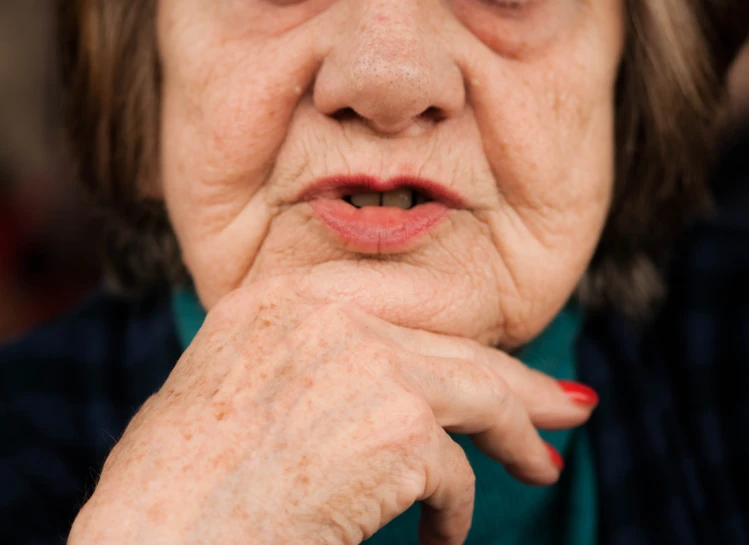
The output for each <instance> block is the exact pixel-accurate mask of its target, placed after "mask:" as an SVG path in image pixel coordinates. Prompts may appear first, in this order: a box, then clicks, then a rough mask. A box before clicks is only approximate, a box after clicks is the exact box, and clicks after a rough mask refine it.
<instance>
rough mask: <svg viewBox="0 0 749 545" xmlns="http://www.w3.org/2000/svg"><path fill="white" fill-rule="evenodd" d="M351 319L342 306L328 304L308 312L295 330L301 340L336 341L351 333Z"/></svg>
mask: <svg viewBox="0 0 749 545" xmlns="http://www.w3.org/2000/svg"><path fill="white" fill-rule="evenodd" d="M352 329H353V328H352V324H351V318H350V317H349V315H348V314H347V313H346V310H345V308H344V305H342V304H340V303H329V304H325V305H322V306H320V307H318V308H316V309H314V310H313V311H312V312H310V313H309V314H308V315H307V316H306V317H305V318H304V319H303V320H301V322H300V323H299V325H298V327H297V328H296V330H297V334H298V335H299V336H300V337H301V338H307V339H320V340H322V339H326V340H328V341H331V340H337V339H338V338H340V337H341V336H343V335H346V334H349V333H350V332H351V331H352Z"/></svg>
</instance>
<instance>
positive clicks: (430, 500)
mask: <svg viewBox="0 0 749 545" xmlns="http://www.w3.org/2000/svg"><path fill="white" fill-rule="evenodd" d="M437 433H438V437H439V439H438V441H439V448H438V449H437V450H436V451H435V452H436V453H437V454H436V456H435V459H434V460H432V461H431V462H432V463H431V464H429V467H428V468H427V482H426V485H425V491H424V496H423V497H421V498H419V499H421V500H423V503H422V506H421V507H422V508H421V520H420V521H419V543H420V544H421V545H462V544H463V543H464V542H465V540H466V538H467V537H468V530H470V528H471V520H472V518H473V504H474V497H475V494H476V486H475V484H476V477H475V475H474V473H473V469H472V468H471V465H470V463H469V462H468V459H467V458H466V455H465V452H464V451H463V449H462V448H460V445H458V444H457V443H456V442H455V441H453V440H452V439H451V438H450V436H449V435H447V433H446V432H445V431H444V430H442V429H440V430H438V432H437Z"/></svg>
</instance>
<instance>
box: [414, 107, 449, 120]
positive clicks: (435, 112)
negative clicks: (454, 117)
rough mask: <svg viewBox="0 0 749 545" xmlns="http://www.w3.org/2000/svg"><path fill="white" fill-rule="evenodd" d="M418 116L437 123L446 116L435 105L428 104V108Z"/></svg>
mask: <svg viewBox="0 0 749 545" xmlns="http://www.w3.org/2000/svg"><path fill="white" fill-rule="evenodd" d="M419 117H420V118H421V119H423V120H425V121H430V122H432V123H439V122H441V121H444V120H445V119H446V118H447V116H446V115H445V112H443V111H442V110H441V109H440V108H437V107H436V106H429V108H427V109H426V110H424V111H423V112H422V113H421V115H420V116H419Z"/></svg>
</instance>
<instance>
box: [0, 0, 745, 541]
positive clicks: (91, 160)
mask: <svg viewBox="0 0 749 545" xmlns="http://www.w3.org/2000/svg"><path fill="white" fill-rule="evenodd" d="M61 9H62V18H61V20H62V23H63V25H62V31H63V34H62V39H63V45H64V48H65V58H66V60H67V64H66V66H64V75H65V79H66V82H67V85H68V89H69V91H70V98H71V102H70V113H71V116H70V119H69V121H70V125H69V126H70V134H71V137H72V142H73V144H74V150H75V153H76V157H77V159H78V166H79V171H80V176H81V179H82V180H83V181H84V182H85V183H86V184H87V185H88V187H89V188H90V189H91V191H92V194H93V196H94V197H95V199H96V201H97V202H98V203H99V205H100V206H101V209H102V210H103V216H104V218H105V219H106V220H107V226H106V231H105V234H106V236H105V239H106V241H107V244H106V248H105V250H106V254H107V262H108V265H109V271H110V273H111V275H110V276H111V280H112V281H113V283H114V284H115V285H116V286H117V287H119V288H120V289H122V290H125V291H127V292H129V293H130V294H131V295H136V297H131V298H129V299H122V298H119V297H115V296H111V295H101V296H99V297H96V298H94V299H92V300H91V301H89V302H88V303H87V304H86V305H84V307H83V308H81V309H79V310H78V311H77V312H76V313H74V314H72V315H70V316H68V317H66V318H64V319H62V320H60V321H58V322H56V323H53V324H49V325H47V326H45V327H44V328H42V330H40V331H38V332H36V333H34V334H32V335H31V336H30V337H28V338H27V339H22V340H20V341H18V342H17V343H15V344H14V345H12V346H10V347H6V349H5V350H4V352H3V355H2V358H3V361H5V362H19V361H21V360H22V361H23V364H22V365H11V364H10V363H8V364H5V365H3V367H2V372H3V375H2V384H3V390H4V392H5V396H6V397H8V398H11V399H16V400H17V398H12V396H10V394H9V393H13V392H18V391H26V392H29V391H31V392H32V393H34V392H36V393H40V392H43V393H44V394H45V395H44V396H40V395H37V396H36V397H33V396H31V397H29V396H27V405H23V403H20V402H18V403H16V402H14V403H15V404H13V405H12V406H13V407H14V409H13V410H14V411H16V412H15V414H16V416H17V421H18V415H21V417H26V418H28V420H27V421H26V422H27V423H28V425H20V426H19V425H16V426H15V427H14V433H13V434H12V439H11V441H13V442H14V444H16V445H21V447H19V448H17V452H20V451H21V449H24V450H23V452H24V456H21V455H20V454H16V455H15V456H16V457H15V458H14V460H15V462H13V463H14V464H15V465H13V466H12V468H13V469H14V470H15V473H11V474H12V475H13V477H12V479H13V486H12V487H9V490H13V491H14V492H9V493H7V494H8V496H9V499H6V500H7V501H5V505H8V509H9V511H8V512H9V513H12V514H14V518H15V521H16V524H21V523H20V522H19V521H22V520H24V515H23V509H24V506H29V505H33V508H34V509H35V510H36V512H37V514H38V517H36V519H35V520H34V522H33V525H30V526H29V527H26V529H25V531H26V532H28V534H34V536H35V538H36V539H37V541H34V542H35V543H38V542H39V541H38V540H40V539H44V537H43V533H44V532H49V533H48V534H45V535H47V536H50V535H51V536H52V539H54V537H59V536H60V535H61V533H63V532H66V531H67V530H66V529H65V528H62V529H61V528H60V526H61V525H63V524H64V523H68V524H69V523H70V522H72V517H73V513H74V512H73V511H72V510H73V509H75V510H77V509H78V508H79V507H80V506H81V505H82V503H83V500H84V489H85V488H86V477H87V476H88V472H90V471H92V470H93V471H95V472H96V476H97V477H98V479H97V480H98V482H97V483H96V486H95V489H94V490H91V489H90V488H91V487H90V486H89V490H88V492H89V493H90V497H89V498H88V501H87V502H86V503H85V506H83V508H82V509H81V510H80V512H79V513H78V514H77V517H75V523H74V524H73V527H72V531H71V533H70V537H69V543H70V544H72V545H81V544H93V543H97V544H99V543H101V544H113V545H115V544H122V545H126V544H127V545H130V544H140V543H149V544H151V543H196V544H203V543H205V544H208V543H211V544H213V543H223V544H226V545H233V544H240V543H241V544H243V543H258V544H260V543H262V544H266V543H267V544H271V543H272V544H282V543H326V544H335V545H344V544H345V545H353V544H357V543H360V542H361V541H363V540H365V539H369V543H391V544H392V543H398V544H400V543H403V544H411V543H417V542H420V543H423V544H445V545H446V544H459V543H463V542H467V543H470V544H477V545H478V544H483V543H498V544H499V543H502V544H534V545H536V544H562V545H565V544H570V545H572V544H574V545H587V544H593V543H616V544H629V543H670V542H673V543H746V542H747V536H748V534H747V532H748V531H749V525H748V524H747V519H746V517H745V516H744V515H745V513H742V511H741V506H742V505H743V503H742V502H743V501H744V500H746V499H747V496H746V487H745V486H744V487H742V486H741V485H740V481H738V482H737V483H731V482H730V480H729V481H726V472H729V471H731V470H732V469H736V468H740V467H741V466H740V465H739V464H738V462H737V460H739V459H741V457H742V456H746V454H747V451H746V450H742V446H741V445H742V443H727V442H725V436H724V435H723V434H722V433H723V432H721V431H720V430H721V429H722V428H720V426H725V427H727V428H729V429H730V430H733V431H734V432H735V433H736V434H741V433H744V434H745V433H746V429H747V428H743V429H741V428H739V427H737V426H739V425H740V423H742V422H743V424H746V417H744V419H743V420H741V419H738V417H737V419H736V420H731V421H727V420H725V419H723V420H721V418H722V414H723V413H721V414H720V415H718V414H717V413H716V414H713V413H711V416H713V417H715V418H713V419H707V420H705V421H704V422H703V424H704V425H705V426H708V427H709V426H713V425H715V426H718V427H717V428H710V429H712V430H713V434H712V438H713V440H714V443H712V444H711V446H712V447H714V449H713V451H711V452H714V451H715V450H716V449H717V450H718V451H719V453H718V455H717V456H714V457H712V458H711V457H710V456H709V455H708V456H703V452H702V447H703V443H702V438H703V437H705V435H704V433H703V434H701V435H689V433H690V430H695V429H698V428H695V425H694V424H691V426H692V427H688V426H689V425H690V424H689V422H690V421H691V420H690V419H691V417H692V412H691V409H689V406H688V405H685V403H686V404H688V403H689V399H688V398H686V399H685V398H684V393H685V392H689V391H691V390H690V389H689V388H688V387H687V385H688V384H690V380H691V379H690V378H689V376H692V377H693V378H694V377H697V376H698V375H697V373H698V371H699V369H698V368H696V367H695V368H694V369H695V370H694V373H695V374H694V375H689V374H690V373H691V372H692V371H693V369H692V368H691V367H688V366H687V367H685V368H683V373H682V374H686V375H688V377H687V378H686V379H684V377H683V376H682V375H681V374H680V375H678V376H679V377H681V379H682V381H683V383H679V382H678V381H671V382H669V380H670V378H673V377H671V375H669V374H668V372H667V371H666V369H670V367H664V364H663V363H662V362H663V361H666V362H669V365H670V362H671V359H672V358H673V357H674V355H673V353H671V354H670V355H669V353H667V352H666V353H664V352H658V353H657V355H653V354H652V352H653V351H652V350H646V349H645V348H642V349H641V348H640V345H639V344H636V343H635V342H633V341H631V339H633V338H635V337H634V336H632V337H627V336H626V335H624V334H623V333H622V332H623V331H630V329H628V328H627V327H625V326H623V325H621V324H623V323H625V322H624V321H625V319H627V320H630V322H629V323H632V324H636V325H637V327H639V328H640V329H642V328H643V327H644V326H647V322H646V321H644V320H643V319H644V318H647V317H649V316H653V313H654V309H655V306H654V305H655V304H656V303H657V302H658V300H659V295H660V294H661V292H662V285H661V282H660V279H661V276H662V273H663V265H664V259H663V255H664V250H665V249H666V248H667V245H668V244H671V243H672V242H673V237H674V235H675V234H676V233H677V232H679V230H680V229H681V228H682V227H683V225H684V224H685V222H686V221H687V220H689V219H690V218H692V217H693V216H694V214H696V213H698V212H700V211H701V210H703V209H704V208H705V206H706V205H707V203H708V194H707V189H706V183H705V181H704V176H703V173H704V166H705V164H706V161H705V160H706V157H707V151H708V149H707V148H708V146H707V139H708V135H709V128H710V125H711V123H712V121H713V119H714V117H715V115H714V114H716V112H717V110H718V106H719V103H720V99H721V85H722V84H721V82H722V79H723V75H724V72H725V70H726V67H727V65H728V62H729V60H730V58H731V55H732V53H733V51H734V49H735V48H736V46H737V43H738V39H739V38H740V34H741V32H740V30H741V28H740V25H741V24H742V23H743V21H742V20H741V19H740V18H739V10H744V11H745V10H746V7H745V3H744V2H743V0H736V1H735V2H728V1H725V2H717V1H710V0H702V1H697V0H695V1H692V2H685V1H684V0H668V1H666V0H633V1H631V2H625V1H624V0H596V1H592V0H507V1H505V0H447V1H436V0H433V1H415V0H295V1H288V0H242V1H239V0H228V1H216V0H159V1H158V2H156V1H152V0H119V1H116V0H69V1H67V2H64V3H63V6H62V8H61ZM718 38H720V40H718ZM586 317H587V318H588V322H587V323H588V327H587V328H585V329H583V320H584V319H585V318H586ZM612 324H613V325H612ZM617 324H619V326H617ZM633 335H634V334H633ZM664 354H665V355H664ZM20 368H22V369H23V371H24V372H23V373H21V372H20V371H19V369H20ZM724 378H725V379H727V380H729V381H730V380H731V378H730V376H727V377H724ZM584 383H587V384H589V385H592V386H596V387H597V389H598V390H599V392H598V393H596V391H594V389H592V388H590V387H588V386H585V385H583V384H584ZM702 386H703V390H704V391H707V390H708V389H709V388H710V385H709V384H703V385H702ZM679 388H680V389H679ZM698 391H700V390H699V389H698ZM61 392H65V393H64V394H62V393H61ZM599 394H600V398H599ZM706 395H707V396H708V397H709V396H711V395H714V392H713V391H712V390H711V391H710V392H709V393H708V394H706ZM9 396H10V397H9ZM65 396H67V397H68V398H70V397H73V396H75V397H76V398H77V402H76V403H75V404H73V405H72V406H66V405H65V404H60V403H59V400H60V398H61V397H62V398H64V397H65ZM736 399H739V398H736ZM34 400H41V401H38V402H36V403H33V401H34ZM29 404H32V405H36V406H35V409H36V411H37V412H35V413H33V414H34V415H35V416H34V417H31V416H28V415H30V414H32V412H31V409H30V408H28V405H29ZM40 406H44V408H45V411H44V414H45V417H44V418H40V417H39V412H38V411H39V408H40ZM596 406H598V410H597V412H596V416H595V418H594V419H593V420H591V421H590V422H589V423H588V421H589V418H590V417H591V414H592V413H593V411H594V409H595V408H596ZM24 407H27V408H26V409H24ZM138 407H140V408H139V410H137V414H135V416H134V417H133V413H134V412H135V411H136V409H137V408H138ZM24 411H27V412H24ZM131 417H132V420H130V418H131ZM128 420H130V422H129V425H128V426H127V429H126V430H125V429H124V428H125V423H126V422H127V421H128ZM21 422H24V421H23V420H21ZM50 422H52V423H50ZM643 422H644V423H645V424H644V426H645V427H642V426H643ZM586 423H588V425H585V426H583V424H586ZM53 427H54V430H52V428H53ZM539 430H541V431H540V432H539ZM550 430H552V431H550ZM685 430H686V431H685ZM699 430H702V428H699ZM123 431H124V433H123ZM672 432H673V433H672ZM726 433H729V432H726ZM110 436H111V437H114V438H117V441H116V445H114V448H113V449H112V450H111V452H109V453H108V456H107V457H106V462H105V463H104V464H103V470H101V472H100V474H99V469H100V468H101V465H100V463H101V462H103V461H104V460H103V457H104V456H105V455H106V454H107V451H108V449H109V448H110V447H111V446H112V439H110ZM695 437H697V442H696V443H695V442H694V439H695ZM743 446H744V447H746V444H745V443H743ZM14 452H16V451H14ZM706 459H709V460H710V461H711V462H712V463H711V464H705V463H704V462H705V460H706ZM729 461H732V463H733V464H734V465H730V464H729ZM563 468H564V471H563ZM728 477H731V475H730V473H729V474H728ZM52 483H54V484H52ZM89 484H91V483H89ZM744 484H746V483H745V482H744ZM529 485H540V486H529ZM40 490H47V492H46V493H45V494H44V495H41V496H34V492H37V493H40V492H39V491H40ZM49 490H54V493H50V492H49ZM41 497H43V498H44V501H39V498H41ZM24 502H26V503H24ZM34 502H35V503H34ZM69 517H70V518H69ZM61 521H62V522H61Z"/></svg>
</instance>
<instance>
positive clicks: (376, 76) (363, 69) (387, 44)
mask: <svg viewBox="0 0 749 545" xmlns="http://www.w3.org/2000/svg"><path fill="white" fill-rule="evenodd" d="M351 4H352V6H354V7H352V12H353V13H354V14H355V17H353V18H352V20H350V21H349V22H348V24H347V26H346V29H345V31H344V32H343V33H342V35H341V37H340V39H338V40H337V41H335V43H334V45H333V47H332V49H331V50H330V51H329V53H328V54H327V56H326V57H325V59H324V61H323V63H322V66H321V68H320V70H319V73H318V75H317V78H316V81H315V85H314V101H315V105H316V107H317V109H318V110H319V111H321V112H323V113H325V114H326V115H329V116H333V117H336V118H338V119H340V120H343V119H350V118H356V119H358V120H361V121H362V122H364V123H365V124H367V125H368V126H369V127H370V128H371V129H372V130H373V131H376V132H377V133H381V134H386V135H392V134H397V133H404V132H407V131H413V130H414V129H417V130H423V129H424V128H425V127H428V126H431V125H434V124H436V123H439V122H441V121H443V120H445V119H447V118H449V117H452V116H454V115H455V114H456V113H457V112H459V111H461V110H462V108H463V107H464V104H465V85H464V81H463V75H462V73H461V70H460V68H459V67H458V65H457V64H456V62H455V61H454V58H453V57H452V56H451V55H450V51H449V47H448V46H446V45H445V40H443V39H440V37H439V35H438V34H437V32H438V30H439V28H440V27H439V25H438V24H437V22H436V21H434V20H431V21H430V19H429V18H430V17H433V16H434V6H431V7H430V6H429V4H431V3H430V2H422V1H418V2H414V1H410V0H372V1H362V0H353V1H352V2H351Z"/></svg>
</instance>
